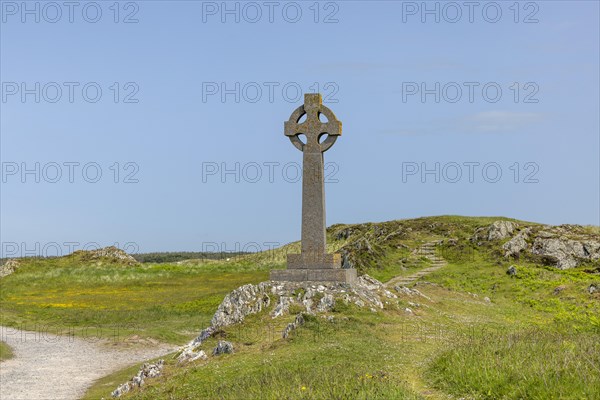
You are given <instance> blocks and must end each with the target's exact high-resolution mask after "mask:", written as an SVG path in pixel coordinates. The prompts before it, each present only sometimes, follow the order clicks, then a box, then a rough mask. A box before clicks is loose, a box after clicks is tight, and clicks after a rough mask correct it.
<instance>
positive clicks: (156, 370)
mask: <svg viewBox="0 0 600 400" xmlns="http://www.w3.org/2000/svg"><path fill="white" fill-rule="evenodd" d="M163 364H164V361H163V360H159V361H158V362H157V363H156V364H144V365H142V367H141V368H140V370H139V372H138V373H137V374H136V375H135V376H133V377H132V378H131V379H130V380H129V382H125V383H124V384H122V385H119V387H118V388H116V389H115V390H114V391H113V392H112V393H111V394H112V397H120V396H122V395H123V394H125V393H128V392H129V391H131V390H132V389H134V388H139V387H141V386H142V385H144V382H145V380H146V379H147V378H156V377H157V376H159V375H160V374H161V372H162V368H163Z"/></svg>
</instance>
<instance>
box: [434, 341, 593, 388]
mask: <svg viewBox="0 0 600 400" xmlns="http://www.w3.org/2000/svg"><path fill="white" fill-rule="evenodd" d="M599 366H600V342H599V341H598V336H597V335H592V334H571V333H557V332H549V331H540V330H526V331H522V332H512V333H505V332H496V333H495V334H490V333H489V332H488V333H487V334H485V335H481V336H480V337H476V338H470V340H468V341H466V342H464V343H457V344H455V345H454V346H453V348H452V349H450V350H448V351H445V352H443V353H442V354H441V355H440V356H438V357H437V358H436V359H435V361H434V362H433V364H432V366H431V368H430V370H429V374H428V375H429V377H430V380H431V381H432V382H433V383H434V384H435V385H436V386H438V387H439V388H441V389H446V390H447V391H448V392H450V393H452V394H455V395H460V396H465V395H468V396H473V397H475V398H487V399H499V398H500V399H522V398H527V399H548V398H560V399H598V398H600V369H599Z"/></svg>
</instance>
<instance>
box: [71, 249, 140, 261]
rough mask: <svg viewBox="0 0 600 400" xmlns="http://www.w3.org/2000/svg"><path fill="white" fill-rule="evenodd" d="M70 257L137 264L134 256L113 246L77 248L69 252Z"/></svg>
mask: <svg viewBox="0 0 600 400" xmlns="http://www.w3.org/2000/svg"><path fill="white" fill-rule="evenodd" d="M71 257H77V258H79V259H81V260H82V261H95V262H109V263H119V264H125V265H138V264H139V262H138V261H137V260H136V259H135V258H133V257H132V256H130V255H129V254H127V253H126V252H125V251H123V250H121V249H119V248H117V247H115V246H108V247H104V248H102V249H98V250H77V251H74V252H73V253H72V254H71Z"/></svg>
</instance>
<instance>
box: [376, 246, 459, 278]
mask: <svg viewBox="0 0 600 400" xmlns="http://www.w3.org/2000/svg"><path fill="white" fill-rule="evenodd" d="M436 245H437V242H427V243H425V244H423V245H422V246H421V247H419V249H418V251H417V255H420V256H425V257H426V258H427V259H429V260H430V261H431V266H430V267H427V268H424V269H422V270H420V271H418V272H415V273H414V274H412V275H408V276H397V277H395V278H392V279H390V280H389V281H388V282H386V283H385V286H386V287H394V286H396V285H400V286H408V285H410V284H411V283H413V282H415V281H416V280H418V279H420V278H422V277H424V276H425V275H428V274H430V273H432V272H434V271H437V270H438V269H440V268H442V267H444V266H446V264H448V263H447V262H446V260H444V259H443V258H442V257H440V256H438V255H436V254H435V247H436Z"/></svg>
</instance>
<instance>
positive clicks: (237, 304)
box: [179, 275, 397, 362]
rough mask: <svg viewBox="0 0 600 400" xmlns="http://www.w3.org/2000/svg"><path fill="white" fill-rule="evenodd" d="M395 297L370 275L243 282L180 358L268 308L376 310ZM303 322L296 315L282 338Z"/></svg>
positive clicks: (280, 311)
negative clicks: (332, 279) (319, 281)
mask: <svg viewBox="0 0 600 400" xmlns="http://www.w3.org/2000/svg"><path fill="white" fill-rule="evenodd" d="M394 299H397V296H396V295H395V294H394V293H392V292H390V291H389V290H387V289H386V288H385V287H384V285H383V284H382V283H381V282H379V281H378V280H376V279H374V278H372V277H370V276H368V275H362V276H360V277H358V279H357V281H356V283H353V284H343V283H330V284H326V283H323V284H317V283H310V282H274V281H270V282H261V283H259V284H258V285H251V284H249V285H244V286H241V287H239V288H237V289H235V290H233V291H232V292H231V293H229V294H228V295H227V296H225V298H224V299H223V301H222V302H221V304H220V305H219V307H218V308H217V311H216V312H215V315H214V316H213V318H212V320H211V326H210V327H208V328H206V329H204V330H202V332H200V335H198V337H197V338H195V339H194V340H192V341H191V342H190V343H188V344H187V345H186V346H184V347H182V348H181V349H180V350H181V355H180V356H179V357H180V361H182V362H183V361H186V359H187V360H188V361H189V360H192V359H197V358H198V357H199V356H198V355H199V354H200V352H202V350H199V347H200V345H201V344H202V343H203V342H204V341H205V340H206V339H208V338H209V337H211V336H212V335H213V334H214V333H216V332H217V331H218V330H219V329H220V328H222V327H225V326H229V325H233V324H237V323H240V322H243V321H244V319H245V317H247V316H248V315H250V314H257V313H259V312H261V311H263V310H268V311H269V315H270V316H271V318H278V317H281V316H282V315H285V314H289V310H290V307H291V306H292V305H294V306H295V307H296V309H300V310H301V313H302V312H304V313H306V314H318V313H326V312H328V311H331V310H332V309H333V308H334V307H335V305H336V304H337V302H341V303H344V304H350V303H352V304H355V305H357V306H358V307H368V308H369V309H370V310H371V311H377V310H378V309H383V308H384V306H385V305H386V304H391V303H392V301H393V300H394ZM269 307H271V308H270V310H269ZM301 313H300V314H299V315H301ZM302 323H303V318H296V321H295V322H294V323H292V324H291V325H293V326H290V324H288V326H287V327H286V329H285V330H284V331H283V332H282V337H287V335H288V334H289V332H290V331H292V330H294V329H296V328H297V327H298V326H300V325H302ZM184 354H185V356H184Z"/></svg>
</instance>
